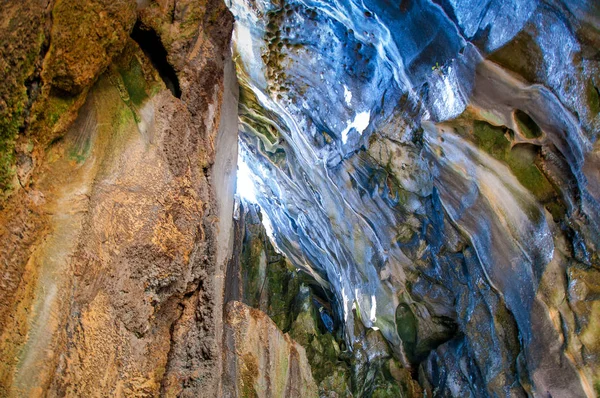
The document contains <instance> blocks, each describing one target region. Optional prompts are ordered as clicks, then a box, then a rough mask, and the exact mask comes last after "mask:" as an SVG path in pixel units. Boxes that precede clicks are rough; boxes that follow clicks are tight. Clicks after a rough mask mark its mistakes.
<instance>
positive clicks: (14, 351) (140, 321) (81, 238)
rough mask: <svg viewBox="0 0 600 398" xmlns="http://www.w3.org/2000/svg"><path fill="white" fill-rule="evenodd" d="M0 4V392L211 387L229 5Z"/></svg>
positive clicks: (229, 137) (200, 390) (231, 119)
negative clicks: (0, 85)
mask: <svg viewBox="0 0 600 398" xmlns="http://www.w3.org/2000/svg"><path fill="white" fill-rule="evenodd" d="M1 18H2V24H1V29H2V30H1V33H0V37H1V39H2V54H3V57H2V60H3V61H2V62H5V63H9V64H8V66H7V65H3V67H2V70H3V73H4V74H5V75H6V76H4V79H3V80H4V81H6V82H7V83H8V84H7V85H6V86H5V85H3V92H2V109H1V110H0V111H1V112H2V121H1V122H2V140H3V141H2V148H1V149H2V153H1V156H2V165H3V166H2V167H3V168H2V175H1V178H2V184H3V185H2V190H3V194H4V196H5V200H4V201H3V203H2V211H1V213H0V219H1V220H2V222H1V223H0V228H1V230H0V242H1V243H0V247H1V248H2V249H1V251H0V258H1V259H2V260H1V261H0V264H2V265H1V266H2V272H1V275H2V288H1V289H0V303H1V310H0V325H1V326H0V334H1V336H2V337H1V339H0V357H2V358H3V360H2V364H1V368H0V396H3V397H4V396H15V397H21V396H158V395H165V396H198V395H202V394H209V395H211V394H216V391H217V390H218V386H219V382H220V377H219V374H218V373H215V371H214V370H215V369H218V368H219V367H220V366H221V365H220V364H221V348H220V347H221V332H220V327H221V319H222V315H221V313H222V310H221V308H222V298H221V297H222V295H221V294H220V293H219V292H220V289H222V269H223V265H224V260H223V259H224V258H226V257H228V254H227V253H226V251H227V250H229V249H230V242H229V240H230V239H229V235H230V234H229V230H228V229H227V226H229V227H231V212H232V208H233V206H232V203H233V187H234V176H235V161H236V156H237V155H236V154H237V148H236V141H237V139H236V137H237V130H236V125H237V116H236V108H237V105H236V103H237V86H236V83H235V76H234V75H233V69H232V67H231V64H230V63H231V61H230V56H229V54H230V52H229V43H230V35H231V29H232V22H233V19H232V17H231V14H230V12H229V11H228V10H227V8H226V7H225V5H224V4H223V3H222V2H219V1H214V2H213V1H210V0H209V1H207V2H204V3H201V2H195V1H178V2H177V3H175V2H171V1H161V2H152V3H151V4H150V3H149V4H143V2H138V4H137V5H136V3H135V2H133V1H126V0H119V1H104V0H94V1H83V0H82V1H63V0H57V1H55V2H54V1H52V2H40V1H37V0H36V1H25V2H10V1H3V2H2V13H1ZM132 38H135V39H138V41H139V42H136V41H135V40H133V39H132ZM157 46H158V49H159V50H162V56H163V57H166V59H164V58H163V59H160V56H161V52H160V51H158V54H157V52H156V51H154V50H156V49H157ZM149 48H150V50H148V49H149ZM153 49H154V50H153ZM165 64H166V65H172V66H171V68H172V69H173V70H174V73H173V74H172V75H171V76H175V79H177V81H172V77H171V80H169V76H168V75H164V71H163V70H162V68H161V65H165ZM175 87H177V88H178V90H179V92H178V91H177V90H174V88H175ZM168 88H170V89H171V90H169V89H168ZM232 109H233V111H232ZM228 198H229V199H228ZM221 220H223V221H221ZM228 220H229V221H228ZM219 227H221V230H219ZM229 229H230V228H229ZM224 251H225V252H224ZM220 275H221V276H220ZM211 391H212V393H211ZM206 396H208V395H206Z"/></svg>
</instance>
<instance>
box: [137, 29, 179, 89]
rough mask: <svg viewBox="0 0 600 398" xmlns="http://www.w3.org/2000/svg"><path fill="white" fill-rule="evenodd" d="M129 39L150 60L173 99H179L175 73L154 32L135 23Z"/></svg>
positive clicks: (177, 81)
mask: <svg viewBox="0 0 600 398" xmlns="http://www.w3.org/2000/svg"><path fill="white" fill-rule="evenodd" d="M131 38H132V39H133V40H135V41H136V42H137V43H138V44H139V45H140V48H141V49H142V50H143V51H144V54H146V55H147V56H148V58H150V61H152V65H154V67H155V68H156V70H157V71H158V74H159V75H160V78H161V79H162V80H163V81H164V82H165V85H166V86H167V88H168V89H169V90H171V92H172V93H173V95H174V96H175V97H177V98H181V88H180V87H179V79H178V78H177V73H175V69H173V66H172V65H171V64H170V63H169V61H168V60H167V50H165V47H164V46H163V44H162V42H161V41H160V37H159V36H158V35H157V34H156V32H155V31H154V30H153V29H151V28H149V27H147V26H146V25H144V24H142V23H141V22H140V21H137V22H136V23H135V26H134V27H133V31H132V32H131Z"/></svg>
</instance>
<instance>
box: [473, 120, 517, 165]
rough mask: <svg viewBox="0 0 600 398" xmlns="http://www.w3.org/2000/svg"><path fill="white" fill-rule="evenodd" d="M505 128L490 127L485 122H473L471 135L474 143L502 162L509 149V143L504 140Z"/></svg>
mask: <svg viewBox="0 0 600 398" xmlns="http://www.w3.org/2000/svg"><path fill="white" fill-rule="evenodd" d="M506 131H507V129H506V128H505V127H497V126H492V125H491V124H489V123H487V122H483V121H480V120H475V122H474V123H473V134H474V137H475V143H476V144H477V145H478V146H479V147H480V148H482V149H483V150H484V151H486V152H487V153H489V154H490V155H492V156H493V157H495V158H496V159H500V160H503V159H505V158H506V154H507V152H508V151H509V149H510V141H509V140H508V139H507V138H506V136H505V132H506Z"/></svg>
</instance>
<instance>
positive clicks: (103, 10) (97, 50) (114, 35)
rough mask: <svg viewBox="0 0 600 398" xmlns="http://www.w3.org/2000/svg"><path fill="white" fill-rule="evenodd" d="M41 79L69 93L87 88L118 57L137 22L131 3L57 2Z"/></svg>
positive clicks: (121, 0) (120, 0) (105, 0)
mask: <svg viewBox="0 0 600 398" xmlns="http://www.w3.org/2000/svg"><path fill="white" fill-rule="evenodd" d="M52 15H53V25H52V31H51V39H50V43H51V44H50V49H49V51H48V55H47V56H46V59H45V62H44V72H43V74H42V77H43V79H44V80H45V81H46V82H47V83H50V84H52V85H53V86H54V87H58V88H60V89H61V90H64V91H67V92H69V93H77V92H79V91H81V90H82V89H83V88H85V87H89V86H90V84H91V83H93V82H94V81H95V80H96V78H97V77H98V76H99V75H100V73H102V72H103V71H104V69H106V67H107V66H108V65H109V64H110V63H111V62H112V59H113V58H114V57H115V56H116V55H118V54H119V53H120V52H121V50H122V49H123V47H124V46H125V43H126V42H127V38H128V36H129V32H130V31H131V28H133V24H134V23H135V19H136V3H135V2H134V1H131V0H117V1H109V0H92V1H87V0H76V1H64V0H59V1H57V2H56V4H55V6H54V9H53V13H52Z"/></svg>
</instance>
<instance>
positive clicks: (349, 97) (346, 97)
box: [344, 84, 352, 106]
mask: <svg viewBox="0 0 600 398" xmlns="http://www.w3.org/2000/svg"><path fill="white" fill-rule="evenodd" d="M344 101H346V105H348V106H350V101H352V91H350V90H348V87H346V85H345V84H344Z"/></svg>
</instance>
